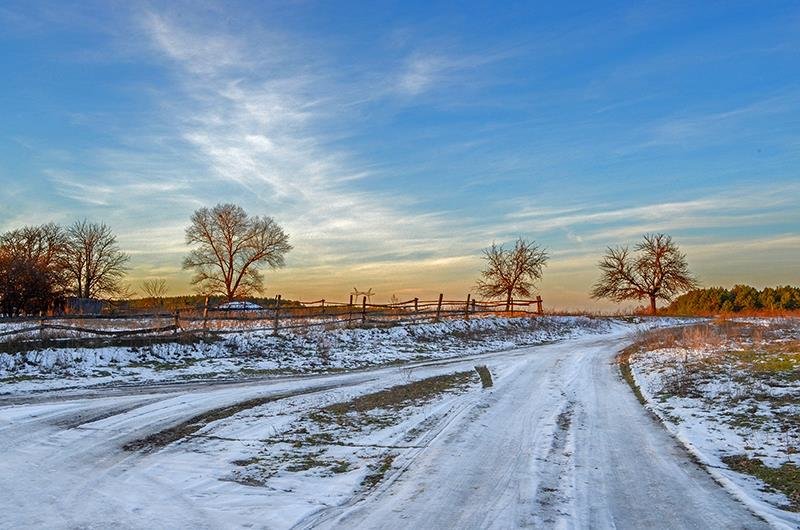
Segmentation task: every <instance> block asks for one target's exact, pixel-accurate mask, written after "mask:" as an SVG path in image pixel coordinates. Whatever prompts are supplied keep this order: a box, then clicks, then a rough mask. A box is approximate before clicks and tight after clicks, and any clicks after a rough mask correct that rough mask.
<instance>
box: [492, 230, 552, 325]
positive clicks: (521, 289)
mask: <svg viewBox="0 0 800 530" xmlns="http://www.w3.org/2000/svg"><path fill="white" fill-rule="evenodd" d="M483 257H484V259H485V260H486V268H485V269H484V270H483V271H481V278H480V279H479V280H478V285H477V288H478V293H480V294H481V295H482V296H485V297H487V298H497V297H500V296H504V297H505V299H506V311H508V310H509V309H510V308H511V300H512V299H513V297H514V295H520V296H530V295H531V291H532V289H533V288H534V287H535V285H536V282H537V280H539V279H541V277H542V270H543V269H544V267H545V265H546V264H547V259H548V255H547V252H546V251H545V250H544V249H542V248H540V247H539V246H538V245H536V242H535V241H527V240H525V239H523V238H519V239H517V241H516V242H515V243H514V247H513V248H511V249H505V248H504V247H503V245H498V244H497V243H492V246H491V247H489V248H487V249H484V251H483Z"/></svg>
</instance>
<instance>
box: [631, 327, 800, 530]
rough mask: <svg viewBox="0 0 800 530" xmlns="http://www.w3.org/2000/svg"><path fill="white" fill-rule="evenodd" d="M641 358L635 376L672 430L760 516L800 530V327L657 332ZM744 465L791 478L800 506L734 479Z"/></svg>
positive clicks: (635, 358)
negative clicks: (799, 470) (762, 515)
mask: <svg viewBox="0 0 800 530" xmlns="http://www.w3.org/2000/svg"><path fill="white" fill-rule="evenodd" d="M634 350H635V351H636V353H633V354H632V355H631V357H630V366H631V368H632V373H633V376H634V378H635V380H636V383H637V384H638V386H639V388H640V390H641V392H642V394H643V396H644V398H645V399H646V400H647V402H648V404H649V406H650V407H651V409H652V410H653V411H654V412H656V414H658V416H659V417H660V418H661V419H662V420H663V422H664V424H665V425H666V426H667V428H668V429H669V430H670V431H671V432H672V433H673V434H675V435H676V436H677V437H678V438H679V439H680V440H681V441H682V442H683V443H684V444H685V445H686V446H687V447H689V448H690V449H691V450H692V451H693V452H694V453H695V454H696V455H697V456H698V458H700V459H701V460H702V461H703V462H704V463H705V464H706V465H707V466H708V468H709V471H710V472H711V473H712V474H713V475H715V476H716V477H717V478H718V479H719V480H720V481H721V482H722V483H724V484H725V485H727V486H728V487H729V488H730V489H731V490H732V491H734V492H736V493H737V494H738V495H739V496H740V497H741V498H742V499H744V500H745V501H746V502H748V503H749V504H751V505H752V506H753V507H755V509H757V510H758V511H759V512H760V513H762V514H764V515H765V516H766V517H768V518H771V520H773V521H775V522H776V523H780V522H783V523H785V524H787V525H789V526H790V527H800V513H797V512H798V511H800V474H798V466H800V322H798V321H797V320H791V319H790V320H783V319H737V320H736V321H733V322H728V323H721V324H708V325H704V326H701V327H687V328H685V329H684V330H682V331H681V332H677V333H676V332H667V331H657V332H655V335H654V336H653V335H651V336H650V337H647V338H644V339H643V342H642V343H641V344H640V345H639V346H637V347H635V348H634ZM737 462H738V465H737ZM742 462H744V463H749V464H750V465H753V464H754V465H755V466H756V467H757V468H758V469H760V470H762V471H766V472H767V473H770V470H773V471H774V470H783V472H784V474H783V475H782V477H783V478H780V477H781V476H780V475H776V477H777V478H776V479H774V480H784V487H785V484H786V481H788V482H789V486H788V487H789V488H792V484H791V483H792V482H793V483H794V491H795V493H794V496H793V497H791V498H790V497H788V496H787V495H786V494H785V493H781V492H780V491H779V488H776V487H770V485H769V484H766V483H765V482H762V481H761V480H759V479H758V478H755V477H754V476H753V475H752V474H745V473H740V472H737V471H734V470H732V469H731V467H734V468H737V467H740V466H741V463H742ZM750 469H752V468H750ZM741 470H742V469H738V471H741ZM792 473H794V479H792V478H791V477H792V475H791V474H792ZM787 477H788V478H787Z"/></svg>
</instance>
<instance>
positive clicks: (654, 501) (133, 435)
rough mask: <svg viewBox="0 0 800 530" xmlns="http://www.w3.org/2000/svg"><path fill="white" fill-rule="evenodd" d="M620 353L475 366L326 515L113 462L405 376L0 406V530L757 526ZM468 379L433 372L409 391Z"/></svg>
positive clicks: (614, 337) (213, 482)
mask: <svg viewBox="0 0 800 530" xmlns="http://www.w3.org/2000/svg"><path fill="white" fill-rule="evenodd" d="M626 341H627V339H626V336H625V333H624V332H622V331H620V332H617V333H614V334H610V335H599V336H588V337H582V338H578V339H572V340H568V341H564V342H561V343H557V344H551V345H546V346H538V347H533V348H527V349H522V350H515V351H512V352H505V353H499V354H491V355H485V356H482V357H481V359H482V360H481V363H485V364H487V365H488V366H489V368H490V369H491V371H492V373H493V374H494V380H495V386H494V387H493V388H492V389H491V390H488V391H480V390H478V391H474V392H469V393H467V394H463V395H460V396H456V397H452V398H448V399H450V400H451V401H452V406H451V407H450V409H449V410H450V412H449V413H447V414H445V415H443V417H442V419H441V421H439V422H438V423H436V424H435V425H430V426H429V429H430V434H431V435H430V436H427V437H424V439H425V440H426V443H425V444H423V445H421V446H410V447H409V448H408V449H407V450H405V451H404V452H401V453H400V454H399V455H398V457H397V459H396V460H395V464H394V468H393V469H392V470H391V471H390V472H389V473H388V474H387V476H386V477H385V479H384V480H383V482H382V483H381V484H380V485H379V486H378V487H377V488H375V489H373V490H370V491H368V492H365V493H361V494H359V495H357V496H356V497H353V498H351V499H349V500H347V502H345V503H344V504H342V505H339V506H327V507H326V506H321V507H320V506H314V505H308V504H307V503H306V504H303V505H301V504H300V503H298V504H297V505H296V506H294V505H291V503H289V507H288V508H287V506H286V504H287V503H285V502H282V503H281V504H282V506H276V505H275V502H274V501H270V498H271V495H272V494H273V492H272V490H270V489H269V488H259V487H248V486H243V485H241V484H234V483H232V482H228V481H222V480H219V477H218V476H216V475H215V472H216V471H217V470H216V469H202V468H200V469H198V465H197V462H198V460H196V459H186V460H182V459H181V458H182V457H183V456H184V455H183V453H186V452H187V451H188V449H187V448H186V446H184V445H183V444H178V446H177V447H168V448H167V449H165V450H163V451H159V452H155V453H150V454H143V453H141V452H133V453H131V452H126V451H124V450H123V449H122V446H123V445H124V444H125V443H127V442H130V441H133V440H136V439H140V438H141V437H143V436H146V435H148V434H151V433H153V432H156V431H159V430H162V429H164V428H165V427H169V426H171V425H174V424H176V423H179V422H181V421H184V420H186V419H188V418H191V417H192V416H195V415H197V414H199V413H202V412H204V411H207V410H209V409H213V408H218V407H221V406H225V405H230V404H234V403H237V402H241V401H244V400H249V399H253V398H268V397H274V398H275V400H276V401H281V402H282V401H286V402H287V405H286V406H287V407H289V406H290V405H289V404H288V403H289V402H292V403H299V402H301V401H302V403H307V404H308V403H311V404H313V403H315V402H323V403H326V402H331V400H335V399H336V397H337V393H346V392H358V391H361V392H367V391H371V390H372V389H374V388H380V387H381V386H389V385H392V384H396V383H397V382H398V381H400V380H401V379H402V378H403V377H405V376H406V375H404V374H403V368H398V367H394V368H382V369H376V370H368V371H362V372H353V373H343V374H336V375H328V376H319V377H309V378H302V379H291V380H290V379H286V380H272V381H250V382H247V383H242V384H233V385H232V384H227V385H219V386H198V385H193V386H191V387H185V388H181V387H167V388H165V389H158V388H157V387H156V388H149V389H146V390H142V389H132V390H130V391H129V392H115V393H114V394H113V395H108V396H103V395H102V393H100V395H92V396H90V397H76V396H73V397H69V398H67V399H65V398H64V397H63V396H57V395H55V396H53V397H52V399H50V398H47V397H44V398H43V397H42V396H38V397H37V398H36V399H32V400H31V402H30V403H25V402H24V401H20V400H19V399H18V398H17V399H15V400H14V402H13V404H7V405H5V406H0V455H2V456H1V457H0V492H2V494H0V527H2V528H21V527H28V528H30V527H37V528H109V527H116V528H226V527H242V526H250V527H276V526H278V527H280V526H291V525H293V524H297V525H298V526H300V527H325V528H327V527H332V528H333V527H336V528H514V527H523V526H532V527H548V528H549V527H557V528H762V527H766V524H765V523H764V522H762V521H761V520H760V519H758V518H756V517H755V516H754V515H752V514H751V513H750V512H749V511H748V510H747V509H746V508H745V507H744V506H743V505H741V504H740V503H739V502H738V501H736V500H734V499H733V498H732V497H731V496H730V495H729V494H728V493H727V492H726V491H725V490H723V489H722V488H721V487H720V486H718V485H717V484H716V483H714V482H713V481H712V480H711V478H710V477H709V475H708V474H707V473H706V472H705V471H703V470H702V469H701V468H699V467H698V466H697V465H696V464H695V463H694V462H693V461H692V460H691V459H690V458H689V456H688V455H687V453H686V452H685V451H684V450H683V449H682V448H681V447H680V446H679V445H678V444H677V443H676V442H675V441H674V440H673V438H671V437H670V436H669V434H667V432H666V431H665V430H664V429H663V428H662V427H661V426H660V425H659V424H658V423H657V422H656V421H655V420H654V419H653V418H651V417H650V416H649V415H648V413H647V412H645V410H644V409H643V408H642V407H641V405H640V404H639V403H638V402H637V401H636V399H635V398H634V396H633V394H632V393H631V391H630V389H629V388H628V387H627V386H626V384H625V383H624V381H622V379H621V378H620V376H619V375H618V370H617V368H616V366H615V365H614V364H613V358H614V355H615V353H616V352H618V351H619V350H620V348H621V347H622V346H623V345H624V344H625V343H626ZM474 364H475V362H474V360H471V359H459V360H456V361H451V362H440V363H429V364H427V365H423V366H418V367H416V368H415V374H416V375H417V376H428V375H436V374H441V373H447V372H452V371H455V370H463V369H471V367H472V366H473V365H474ZM0 403H2V402H0ZM230 419H231V418H229V420H230ZM234 427H235V425H234ZM226 428H227V431H226V433H230V432H231V429H232V426H231V425H227V426H226ZM253 428H254V427H253V424H249V425H248V426H246V427H243V428H242V430H241V432H240V433H239V435H242V436H243V433H244V432H247V433H249V434H252V430H253ZM230 437H231V436H230V435H228V438H230ZM262 437H263V436H262ZM202 451H206V452H208V448H205V449H201V451H200V452H202ZM208 458H213V455H212V456H211V457H208ZM283 496H284V497H283V498H285V496H286V492H283ZM281 510H283V511H282V512H281ZM277 512H280V513H281V514H282V515H281V517H280V518H277V519H276V516H275V513H277Z"/></svg>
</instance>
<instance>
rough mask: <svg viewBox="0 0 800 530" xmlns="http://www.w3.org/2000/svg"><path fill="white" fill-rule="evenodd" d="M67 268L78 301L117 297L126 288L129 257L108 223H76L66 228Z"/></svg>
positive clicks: (65, 265) (65, 262)
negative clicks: (79, 299) (124, 284)
mask: <svg viewBox="0 0 800 530" xmlns="http://www.w3.org/2000/svg"><path fill="white" fill-rule="evenodd" d="M67 239H68V245H67V246H68V248H67V253H66V259H64V268H65V270H66V271H67V273H68V274H69V277H70V280H71V282H72V288H73V290H74V292H75V295H76V296H77V297H78V298H100V297H103V296H114V295H116V294H117V293H119V292H120V291H121V290H122V289H123V286H122V284H121V281H122V278H123V277H124V276H125V271H126V270H127V267H126V264H127V263H128V259H129V258H128V255H127V254H125V253H124V252H122V250H120V248H119V246H118V245H117V236H115V235H114V233H113V232H112V231H111V228H109V227H108V226H107V225H106V224H105V223H90V222H88V221H87V220H85V219H84V220H83V221H76V222H75V223H74V224H72V225H71V226H70V227H69V228H67Z"/></svg>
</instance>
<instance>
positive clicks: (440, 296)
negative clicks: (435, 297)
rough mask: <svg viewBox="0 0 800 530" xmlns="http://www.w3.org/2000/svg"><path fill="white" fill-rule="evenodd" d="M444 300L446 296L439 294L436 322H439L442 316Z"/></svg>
mask: <svg viewBox="0 0 800 530" xmlns="http://www.w3.org/2000/svg"><path fill="white" fill-rule="evenodd" d="M442 298H444V294H442V293H439V303H438V304H437V305H436V321H437V322H438V321H439V317H441V316H442Z"/></svg>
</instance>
